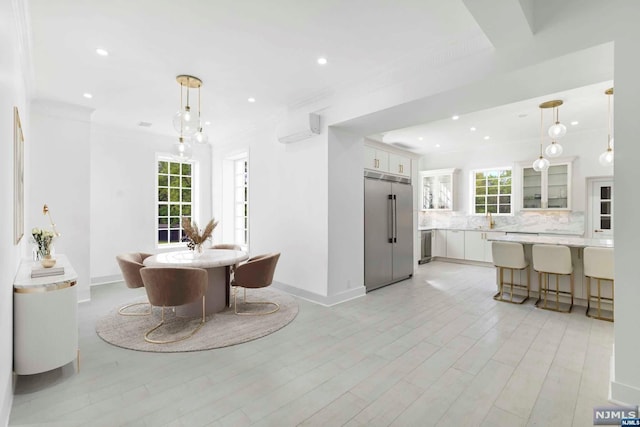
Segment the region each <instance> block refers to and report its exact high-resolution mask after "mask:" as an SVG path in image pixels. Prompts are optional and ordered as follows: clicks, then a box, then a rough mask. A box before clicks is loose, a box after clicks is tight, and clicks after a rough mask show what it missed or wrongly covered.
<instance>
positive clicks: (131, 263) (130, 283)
mask: <svg viewBox="0 0 640 427" xmlns="http://www.w3.org/2000/svg"><path fill="white" fill-rule="evenodd" d="M150 256H151V254H147V253H144V252H131V253H126V254H121V255H118V256H116V261H117V262H118V266H119V267H120V271H122V278H123V279H124V283H125V284H126V285H127V287H128V288H131V289H135V288H141V287H143V286H144V284H143V283H142V277H141V276H140V269H141V268H143V267H144V264H143V262H144V260H145V259H146V258H148V257H150ZM137 305H148V306H149V308H148V310H146V311H143V312H127V311H126V310H127V309H128V308H131V307H134V306H137ZM118 313H119V314H121V315H123V316H147V315H149V314H151V305H149V303H148V302H136V303H133V304H127V305H124V306H122V307H120V309H119V310H118Z"/></svg>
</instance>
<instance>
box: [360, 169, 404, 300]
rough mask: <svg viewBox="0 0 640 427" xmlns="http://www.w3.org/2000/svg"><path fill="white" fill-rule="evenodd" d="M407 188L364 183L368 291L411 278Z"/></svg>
mask: <svg viewBox="0 0 640 427" xmlns="http://www.w3.org/2000/svg"><path fill="white" fill-rule="evenodd" d="M412 219H413V191H412V190H411V185H410V184H404V183H399V182H390V181H385V180H381V179H371V178H365V180H364V285H365V288H366V290H367V292H368V291H371V290H373V289H377V288H380V287H382V286H386V285H389V284H391V283H395V282H398V281H400V280H404V279H407V278H409V277H411V276H412V275H413V224H412Z"/></svg>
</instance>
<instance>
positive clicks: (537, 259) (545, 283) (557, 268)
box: [532, 245, 574, 313]
mask: <svg viewBox="0 0 640 427" xmlns="http://www.w3.org/2000/svg"><path fill="white" fill-rule="evenodd" d="M532 252H533V269H534V270H535V271H537V272H538V283H539V284H540V293H539V296H538V301H536V307H538V308H543V309H545V310H552V311H560V312H563V313H569V312H570V311H571V308H572V307H573V286H574V285H573V265H572V263H571V250H570V249H569V247H567V246H561V245H533V248H532ZM550 274H554V275H555V276H556V288H555V289H549V275H550ZM559 276H569V277H570V282H571V289H570V290H569V291H561V290H560V287H559V283H558V280H559V279H558V278H559ZM549 294H553V295H555V307H552V306H549V305H548V304H547V302H548V301H547V297H548V296H549ZM560 295H563V296H567V297H570V298H571V303H570V304H569V308H568V309H563V308H561V306H562V305H566V303H561V302H560ZM540 302H543V304H540Z"/></svg>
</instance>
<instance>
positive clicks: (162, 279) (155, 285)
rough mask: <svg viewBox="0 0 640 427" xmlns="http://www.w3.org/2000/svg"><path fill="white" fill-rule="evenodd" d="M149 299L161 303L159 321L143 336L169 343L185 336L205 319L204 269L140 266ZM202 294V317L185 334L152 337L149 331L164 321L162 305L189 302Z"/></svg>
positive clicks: (149, 339) (190, 334)
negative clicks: (165, 338)
mask: <svg viewBox="0 0 640 427" xmlns="http://www.w3.org/2000/svg"><path fill="white" fill-rule="evenodd" d="M140 275H141V276H142V281H143V282H144V288H145V290H146V291H147V296H148V297H149V302H150V303H151V305H153V306H156V307H162V310H161V313H162V314H161V316H162V317H161V320H160V323H159V324H157V325H156V326H154V327H153V328H151V329H149V330H148V331H147V332H146V333H145V334H144V340H145V341H147V342H149V343H152V344H168V343H173V342H178V341H182V340H186V339H187V338H190V337H192V336H193V335H194V334H195V333H196V332H198V331H199V330H200V328H202V325H204V323H205V321H206V316H205V293H206V291H207V285H208V283H209V282H208V275H207V270H205V269H203V268H192V267H144V268H142V269H141V270H140ZM198 298H202V320H201V321H200V323H198V326H197V327H196V328H194V329H193V330H191V331H190V332H189V333H187V334H186V335H182V336H180V337H178V338H174V339H170V340H158V339H153V338H151V337H150V335H151V334H152V333H153V332H154V331H156V330H158V328H160V327H161V326H162V325H164V320H165V319H164V309H165V307H176V306H179V305H184V304H189V303H191V302H194V301H196V300H197V299H198Z"/></svg>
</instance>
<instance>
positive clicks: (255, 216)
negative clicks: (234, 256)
mask: <svg viewBox="0 0 640 427" xmlns="http://www.w3.org/2000/svg"><path fill="white" fill-rule="evenodd" d="M276 127H277V123H275V122H274V123H273V126H266V127H262V128H260V129H256V130H255V131H253V132H251V133H250V134H247V135H244V136H243V138H242V139H241V140H238V141H228V142H227V143H226V144H224V145H222V144H223V143H221V142H219V143H217V144H216V145H215V148H214V162H213V165H214V166H213V169H214V170H213V173H214V190H215V191H214V202H213V204H214V209H215V210H214V214H215V215H216V216H218V217H220V216H221V213H222V207H221V205H222V200H223V196H222V194H223V188H222V176H223V173H222V162H223V160H224V159H225V158H227V157H228V156H229V155H233V154H236V153H237V152H238V151H246V152H248V153H249V229H250V231H249V233H250V237H249V239H250V249H251V254H252V255H257V254H262V253H267V252H280V253H281V256H280V260H279V262H278V266H277V268H276V272H275V276H274V280H275V281H276V282H278V284H277V285H278V286H281V287H282V288H284V289H287V290H289V291H291V292H292V293H295V294H297V295H300V296H303V297H305V298H309V299H312V300H316V301H322V302H323V301H324V298H323V297H325V296H326V295H327V264H328V255H327V240H328V234H327V233H328V231H327V204H328V195H327V167H326V165H327V142H326V129H325V130H323V135H320V136H316V137H313V138H310V139H307V140H304V141H299V142H295V143H292V144H281V143H279V142H278V141H277V139H276V137H275V131H276ZM223 230H226V228H224V227H223ZM220 239H221V241H224V242H230V241H232V240H233V236H229V235H223V236H221V237H220Z"/></svg>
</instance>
